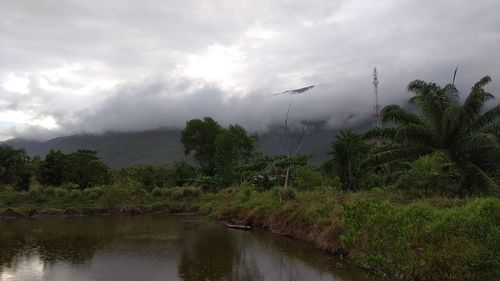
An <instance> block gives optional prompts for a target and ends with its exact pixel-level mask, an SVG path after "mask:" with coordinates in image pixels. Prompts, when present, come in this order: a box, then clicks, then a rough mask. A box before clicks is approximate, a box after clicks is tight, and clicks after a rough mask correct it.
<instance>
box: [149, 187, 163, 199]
mask: <svg viewBox="0 0 500 281" xmlns="http://www.w3.org/2000/svg"><path fill="white" fill-rule="evenodd" d="M151 194H152V195H153V196H155V197H160V196H161V194H162V189H161V188H159V187H155V188H153V190H152V191H151Z"/></svg>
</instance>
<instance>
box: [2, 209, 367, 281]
mask: <svg viewBox="0 0 500 281" xmlns="http://www.w3.org/2000/svg"><path fill="white" fill-rule="evenodd" d="M0 280H1V281H7V280H9V281H10V280H12V281H14V280H15V281H32V280H55V281H70V280H71V281H80V280H85V281H87V280H102V281H128V280H130V281H132V280H133V281H137V280H146V281H155V280H162V281H164V280H172V281H175V280H185V281H191V280H192V281H195V280H196V281H199V280H206V281H209V280H210V281H211V280H235V281H236V280H238V281H250V280H255V281H268V280H269V281H271V280H272V281H280V280H297V281H302V280H304V281H316V280H325V281H327V280H328V281H331V280H345V281H361V280H366V279H365V278H364V274H363V272H362V271H360V270H359V269H356V268H354V267H349V266H346V265H342V264H340V263H339V262H338V261H336V260H334V259H332V258H330V257H328V256H327V255H325V253H323V252H322V251H319V250H316V249H314V248H313V247H312V246H311V245H309V244H307V243H302V242H300V241H297V240H292V239H287V238H283V237H277V236H274V235H271V234H269V233H266V232H263V231H251V232H248V231H241V230H231V229H227V228H224V227H222V226H220V225H218V224H216V223H214V222H212V221H210V220H207V219H204V218H195V217H181V216H138V217H78V218H44V219H37V220H12V221H2V220H0Z"/></svg>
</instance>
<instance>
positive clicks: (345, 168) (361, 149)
mask: <svg viewBox="0 0 500 281" xmlns="http://www.w3.org/2000/svg"><path fill="white" fill-rule="evenodd" d="M368 150H369V146H368V145H367V144H366V143H365V142H364V140H363V137H362V135H359V134H357V133H354V132H352V131H350V130H349V131H340V132H339V134H338V135H337V137H336V140H335V141H334V142H333V143H332V152H331V154H332V155H333V163H334V165H335V169H336V170H337V173H338V175H339V177H340V180H341V182H342V189H343V190H345V191H353V190H356V189H358V183H359V181H360V177H361V165H362V159H363V158H364V157H365V156H366V154H367V153H368Z"/></svg>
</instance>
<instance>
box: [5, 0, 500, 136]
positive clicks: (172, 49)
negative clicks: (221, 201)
mask: <svg viewBox="0 0 500 281" xmlns="http://www.w3.org/2000/svg"><path fill="white" fill-rule="evenodd" d="M451 7H452V8H453V9H451ZM498 11H500V2H499V1H497V0H479V1H465V0H459V1H455V0H453V1H452V0H444V1H431V0H424V1H410V0H403V1H394V0H379V1H361V0H354V1H344V0H332V1H322V0H313V1H295V0H287V1H264V0H262V1H260V0H257V1H255V0H243V1H231V0H216V1H195V0H187V1H174V0H171V1H170V0H168V1H163V0H162V1H160V0H146V1H122V0H111V1H104V2H103V1H97V0H88V1H77V0H68V1H59V0H47V1H38V0H16V1H1V2H0V140H6V139H10V138H13V137H22V138H28V139H42V140H46V139H49V138H53V137H58V136H64V135H72V134H78V133H104V132H107V131H142V130H150V129H155V128H158V127H163V128H165V127H166V128H177V129H178V128H182V127H183V125H184V124H185V122H186V120H189V119H191V118H196V117H204V116H213V117H214V118H215V119H217V120H218V121H219V122H221V123H222V124H224V125H227V124H229V123H234V122H238V123H240V124H242V125H243V126H245V127H246V128H247V129H249V130H252V131H259V132H266V131H269V130H270V128H272V126H274V125H276V124H281V123H282V122H283V120H284V118H285V114H286V111H287V109H288V105H289V104H290V103H292V110H291V115H290V118H291V120H292V124H297V123H298V121H303V120H305V121H311V122H316V121H325V122H326V126H327V127H328V128H341V127H350V126H357V124H361V123H366V121H367V120H368V119H369V116H370V114H371V108H372V104H373V94H372V84H371V79H372V78H371V73H372V69H373V67H374V66H376V67H377V68H378V70H379V72H380V85H379V86H380V95H381V97H380V101H381V103H382V104H389V103H404V102H405V101H406V100H407V99H408V97H409V94H408V93H407V92H406V90H405V87H406V85H407V84H408V82H410V81H412V80H414V79H423V80H427V81H435V82H437V83H440V84H446V83H449V82H450V81H451V79H452V74H453V70H454V69H455V67H456V66H457V65H459V71H458V75H457V86H458V88H459V90H460V91H461V92H463V93H467V92H468V90H469V89H470V87H471V86H472V84H473V83H474V82H475V81H477V80H478V79H480V78H481V77H482V76H484V75H490V76H491V77H492V78H493V82H492V83H491V84H490V85H489V86H488V89H489V90H490V91H491V92H492V93H493V94H494V95H496V96H497V97H499V92H500V91H499V90H500V67H499V65H500V56H499V55H498V48H499V46H500V17H499V16H498ZM309 85H316V86H315V87H313V88H311V89H309V90H307V91H304V92H302V93H298V94H290V93H285V94H281V95H274V94H276V93H282V92H285V91H287V90H291V89H298V88H302V87H306V86H309Z"/></svg>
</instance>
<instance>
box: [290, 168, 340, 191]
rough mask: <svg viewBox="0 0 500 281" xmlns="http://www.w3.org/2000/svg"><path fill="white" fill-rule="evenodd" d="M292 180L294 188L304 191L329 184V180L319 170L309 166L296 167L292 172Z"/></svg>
mask: <svg viewBox="0 0 500 281" xmlns="http://www.w3.org/2000/svg"><path fill="white" fill-rule="evenodd" d="M292 180H293V186H294V187H295V188H297V189H298V190H304V191H307V190H313V188H315V187H321V186H329V185H331V181H330V180H329V179H328V178H326V177H325V176H323V175H322V174H321V172H320V171H318V170H315V169H313V168H311V167H309V166H304V167H299V168H297V169H296V170H295V171H294V172H293V174H292Z"/></svg>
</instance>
